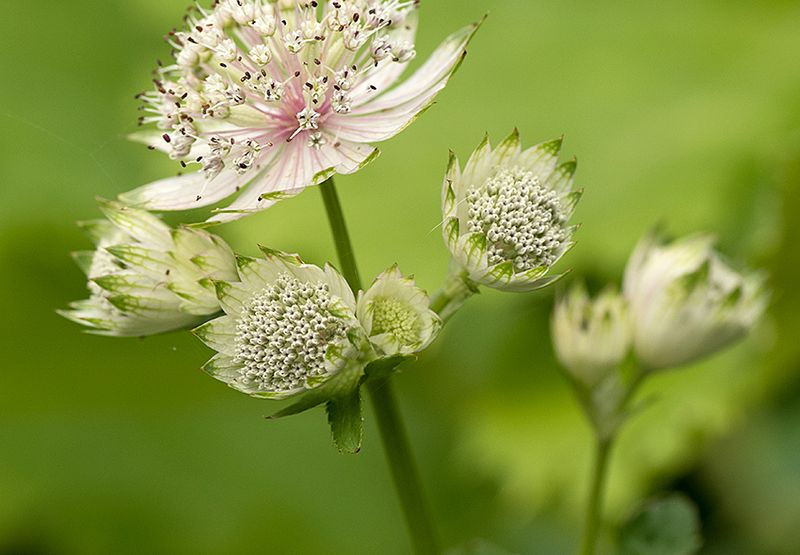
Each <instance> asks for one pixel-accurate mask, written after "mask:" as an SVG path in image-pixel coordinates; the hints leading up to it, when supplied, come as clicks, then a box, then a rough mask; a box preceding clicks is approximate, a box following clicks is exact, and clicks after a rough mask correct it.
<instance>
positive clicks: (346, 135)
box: [325, 24, 479, 143]
mask: <svg viewBox="0 0 800 555" xmlns="http://www.w3.org/2000/svg"><path fill="white" fill-rule="evenodd" d="M478 25H479V24H475V25H470V26H468V27H465V28H463V29H461V30H460V31H458V32H457V33H455V34H453V35H451V36H450V37H448V38H447V39H445V41H444V42H443V43H442V44H441V46H439V48H438V49H437V50H436V51H435V52H434V53H433V55H432V56H431V57H430V58H429V59H428V60H427V61H426V62H425V64H423V66H422V67H421V68H419V69H418V70H417V71H416V73H414V75H412V76H411V77H410V78H409V79H408V80H407V81H405V82H404V83H403V84H402V85H400V86H398V87H397V88H395V89H393V90H391V91H389V92H387V93H386V94H384V95H381V96H379V97H377V98H376V99H375V100H373V101H371V102H367V103H365V104H363V105H362V106H360V107H357V108H356V109H355V110H353V111H352V112H351V113H349V114H341V115H340V114H334V115H332V116H330V117H329V118H328V119H327V120H326V121H325V125H326V127H327V128H328V129H330V130H331V131H332V132H334V133H335V134H336V135H337V136H338V137H339V138H340V139H344V140H349V141H355V142H359V143H367V142H375V141H383V140H386V139H388V138H390V137H393V136H394V135H396V134H397V133H399V132H400V131H402V130H403V129H404V128H405V127H406V126H407V125H409V124H410V123H411V122H412V121H413V120H414V118H415V117H416V116H417V115H418V114H419V113H420V112H421V111H423V110H424V109H425V108H427V107H428V106H429V105H430V104H431V102H432V101H433V99H434V97H435V96H436V94H437V93H438V92H439V91H441V90H442V89H443V88H444V87H445V86H446V85H447V82H448V80H449V79H450V76H451V75H452V73H453V72H454V71H455V70H456V68H457V67H458V65H459V63H460V62H461V60H462V59H463V57H464V55H465V54H466V47H467V44H468V43H469V41H470V39H471V38H472V36H473V35H474V33H475V31H476V30H477V28H478Z"/></svg>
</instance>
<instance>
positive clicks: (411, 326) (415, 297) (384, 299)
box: [357, 266, 442, 356]
mask: <svg viewBox="0 0 800 555" xmlns="http://www.w3.org/2000/svg"><path fill="white" fill-rule="evenodd" d="M429 307H430V303H429V301H428V295H427V294H426V293H425V291H423V290H422V289H420V288H419V287H417V286H416V284H415V282H414V280H413V278H410V277H404V276H403V274H402V273H401V272H400V270H399V269H398V268H397V266H393V267H392V268H389V269H388V270H386V271H385V272H383V273H382V274H381V275H379V276H378V277H377V279H376V280H375V282H374V283H373V284H372V286H371V287H370V288H369V289H368V290H367V292H366V293H363V292H362V293H360V294H359V296H358V308H357V314H358V319H359V320H360V321H361V324H362V325H363V326H364V329H365V330H366V332H367V335H368V336H369V339H370V341H371V342H372V344H373V345H374V346H375V347H376V348H377V349H378V350H379V351H380V352H381V353H382V354H383V355H386V356H392V355H410V354H414V353H417V352H420V351H422V350H423V349H425V348H426V347H427V346H428V345H430V343H431V342H432V341H433V340H434V339H435V338H436V335H437V334H438V333H439V330H440V329H441V326H442V322H441V320H440V319H439V317H438V316H437V315H436V313H435V312H433V311H431V310H430V308H429Z"/></svg>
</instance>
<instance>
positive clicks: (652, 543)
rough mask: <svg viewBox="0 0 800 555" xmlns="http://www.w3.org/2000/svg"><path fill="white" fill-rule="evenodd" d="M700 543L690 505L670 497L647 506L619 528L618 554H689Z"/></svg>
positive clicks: (679, 497)
mask: <svg viewBox="0 0 800 555" xmlns="http://www.w3.org/2000/svg"><path fill="white" fill-rule="evenodd" d="M702 543H703V542H702V539H701V536H700V519H699V518H698V515H697V510H696V509H695V507H694V505H693V504H692V503H691V501H689V500H688V499H686V498H685V497H683V496H681V495H670V496H668V497H664V498H662V499H657V500H655V501H651V502H650V503H648V504H647V505H646V506H645V507H644V508H643V509H642V510H641V511H640V512H639V513H638V514H637V515H636V516H634V517H633V519H631V520H630V521H629V522H628V523H627V524H626V525H625V526H624V527H623V529H622V530H621V531H620V542H619V545H620V549H619V555H693V554H695V553H698V552H699V550H700V547H701V545H702Z"/></svg>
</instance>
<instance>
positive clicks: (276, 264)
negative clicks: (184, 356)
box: [194, 250, 375, 399]
mask: <svg viewBox="0 0 800 555" xmlns="http://www.w3.org/2000/svg"><path fill="white" fill-rule="evenodd" d="M265 256H266V258H263V259H262V258H248V257H239V258H238V265H239V276H240V279H241V281H239V282H234V281H218V282H217V283H216V285H217V295H218V297H219V301H220V303H221V305H222V309H223V310H224V311H225V315H224V316H222V317H220V318H217V319H215V320H212V321H211V322H208V323H206V324H204V325H203V326H200V327H199V328H197V329H196V330H194V333H195V335H197V336H198V337H199V338H200V339H201V340H202V341H203V342H204V343H206V344H207V345H208V346H209V347H211V348H212V349H214V350H216V351H217V354H216V355H215V356H214V357H213V358H212V359H211V360H210V361H209V362H208V363H207V364H206V365H205V367H204V369H205V370H206V371H207V372H208V373H209V374H210V375H211V376H213V377H214V378H216V379H218V380H220V381H223V382H225V383H227V384H228V385H229V386H231V387H232V388H234V389H236V390H238V391H241V392H243V393H247V394H248V395H252V396H254V397H261V398H266V399H283V398H286V397H291V396H293V395H297V394H300V393H304V392H307V391H310V390H314V389H317V388H322V387H325V388H326V390H327V396H328V397H334V396H336V395H337V394H344V393H348V392H350V391H352V390H354V389H355V388H356V387H357V384H358V381H359V379H360V378H361V375H362V373H363V368H364V366H365V365H366V364H367V363H368V362H369V361H370V360H372V359H374V358H375V355H374V352H373V350H372V348H371V346H370V344H369V341H368V340H367V336H366V334H365V332H364V329H363V328H362V327H361V324H360V323H359V321H358V319H357V318H356V315H355V312H356V300H355V296H354V295H353V292H352V290H351V289H350V287H349V286H348V285H347V282H346V281H345V280H344V278H343V277H342V276H341V275H340V274H339V273H338V272H337V271H336V270H335V269H333V267H331V266H326V267H325V268H324V269H322V268H318V267H317V266H313V265H310V264H304V263H302V261H301V260H300V259H299V258H298V257H296V256H294V255H288V254H285V253H280V252H277V251H269V250H265Z"/></svg>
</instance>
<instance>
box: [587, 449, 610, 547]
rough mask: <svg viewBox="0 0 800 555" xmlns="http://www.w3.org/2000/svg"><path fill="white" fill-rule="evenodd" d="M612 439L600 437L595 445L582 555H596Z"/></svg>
mask: <svg viewBox="0 0 800 555" xmlns="http://www.w3.org/2000/svg"><path fill="white" fill-rule="evenodd" d="M611 446H612V439H611V438H602V437H598V438H597V440H596V443H595V454H594V457H595V458H594V463H593V466H592V475H591V483H590V485H589V488H590V489H589V499H588V502H587V504H586V522H585V524H584V529H583V540H582V541H581V549H580V555H594V553H595V548H596V544H597V533H598V531H599V530H600V518H601V513H602V506H603V491H604V486H605V481H606V476H607V474H608V460H609V456H610V455H611Z"/></svg>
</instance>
